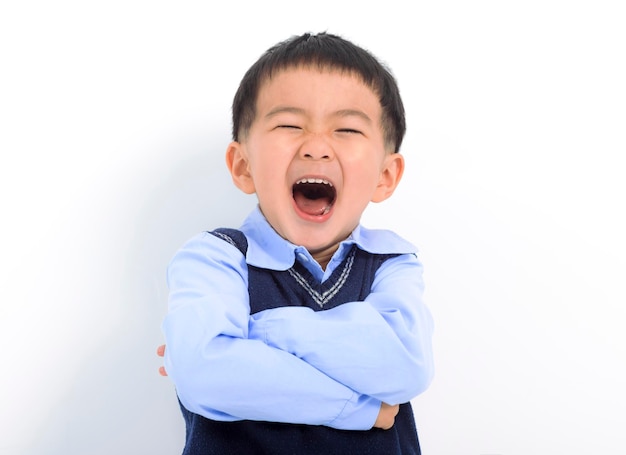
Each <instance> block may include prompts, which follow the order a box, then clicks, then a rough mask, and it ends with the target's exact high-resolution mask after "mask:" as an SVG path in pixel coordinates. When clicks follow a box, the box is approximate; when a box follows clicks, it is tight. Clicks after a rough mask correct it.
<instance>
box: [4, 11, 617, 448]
mask: <svg viewBox="0 0 626 455" xmlns="http://www.w3.org/2000/svg"><path fill="white" fill-rule="evenodd" d="M624 23H626V15H625V13H624V10H623V7H622V2H619V1H617V0H616V1H606V0H596V1H573V2H566V1H558V0H544V1H534V0H531V1H525V2H514V1H511V2H502V1H476V2H463V1H459V0H456V1H452V0H450V1H445V0H444V1H439V2H414V3H412V4H411V7H410V8H409V3H407V2H401V1H395V0H389V1H386V2H376V3H375V2H367V1H352V0H349V1H345V2H336V1H327V0H320V1H318V2H312V3H297V4H295V3H293V2H286V1H267V2H252V1H250V2H220V3H216V2H208V1H206V2H200V1H197V2H189V1H180V2H167V1H152V2H148V1H141V0H126V1H123V2H122V1H109V2H80V1H69V0H61V1H57V2H43V1H31V2H12V3H10V4H9V2H5V3H3V4H2V6H1V7H0V66H1V70H0V153H1V155H0V156H1V162H0V202H1V205H0V209H1V211H2V222H1V223H0V230H1V235H0V255H1V256H0V257H1V260H0V291H1V292H2V297H1V299H0V349H2V352H0V454H1V455H14V454H24V455H53V454H54V455H56V454H62V455H86V454H87V455H92V454H93V455H96V454H107V455H110V454H155V455H160V454H163V455H166V454H176V453H180V449H181V447H182V444H183V435H184V428H183V422H182V418H181V417H180V415H179V411H178V408H177V403H176V399H175V395H174V391H173V388H172V386H171V383H170V382H169V381H168V379H165V378H162V377H160V376H159V375H158V373H157V368H158V366H159V365H160V361H159V359H158V358H157V357H156V355H155V354H154V352H155V349H156V347H157V345H159V344H160V343H161V342H162V341H163V339H162V335H161V331H160V324H161V320H162V318H163V316H164V314H165V312H166V305H167V296H166V292H167V290H166V288H165V268H166V265H167V262H168V260H169V259H170V257H171V256H172V255H173V253H174V252H175V250H176V248H178V247H179V246H180V245H181V244H182V243H183V242H184V241H185V240H186V239H187V238H189V237H190V236H191V235H193V234H195V233H196V232H199V231H202V230H206V229H211V228H215V227H218V226H234V227H236V226H238V224H239V223H240V222H241V220H242V219H243V218H244V216H245V215H246V214H247V212H248V211H249V210H250V209H251V208H252V207H253V205H254V203H255V201H254V198H253V197H250V196H245V195H243V194H240V193H238V192H237V190H236V189H235V188H234V187H233V186H232V184H231V182H230V179H229V177H228V176H227V174H226V168H225V166H224V160H223V155H224V151H225V148H226V145H227V144H228V142H229V140H230V103H231V98H232V96H233V94H234V91H235V90H236V87H237V85H238V83H239V80H240V78H241V77H242V75H243V73H244V71H245V70H246V69H247V67H248V66H249V65H250V64H252V62H253V61H254V60H255V59H256V58H257V57H258V56H259V55H260V54H261V53H262V52H263V51H264V50H265V49H266V48H268V47H269V46H271V45H273V44H274V43H275V42H277V41H279V40H282V39H284V38H287V37H289V36H291V35H293V34H299V33H302V32H305V31H312V32H318V31H324V30H326V31H329V32H333V33H337V34H340V35H343V36H344V37H346V38H348V39H351V40H353V41H355V42H356V43H358V44H360V45H362V46H364V47H366V48H368V49H369V50H371V51H372V52H373V53H374V54H376V55H378V56H379V57H380V58H381V59H382V60H383V61H384V62H386V63H387V64H389V66H390V67H391V68H392V70H393V72H394V73H395V75H396V76H397V79H398V81H399V84H400V87H401V90H402V94H403V97H404V101H405V105H406V109H407V118H408V125H409V129H408V134H407V137H406V140H405V143H404V145H403V148H402V152H403V153H404V155H405V156H406V160H407V165H408V169H407V172H406V174H405V178H404V180H403V182H402V183H401V185H400V188H399V190H398V192H397V193H396V195H395V196H394V197H393V198H392V199H391V200H389V201H387V202H385V203H383V204H380V205H376V206H372V207H371V208H370V209H369V210H368V212H367V213H366V214H365V216H364V218H363V222H364V224H366V225H367V226H370V227H387V228H391V229H394V230H396V231H398V232H399V233H400V234H402V235H403V236H405V237H407V238H408V239H410V240H411V241H413V242H414V243H416V244H417V245H418V246H419V247H420V249H421V252H422V259H423V262H424V264H425V271H426V272H425V273H426V282H427V291H426V298H427V301H428V304H429V306H430V308H431V310H432V312H433V315H434V317H435V321H436V335H435V350H436V366H437V373H436V378H435V381H434V383H433V385H432V387H431V388H430V389H429V390H428V391H427V392H426V393H424V394H423V395H422V396H420V397H418V398H416V399H415V401H414V405H415V410H416V419H417V424H418V428H419V431H420V437H421V440H422V446H423V451H424V453H425V454H429V455H481V454H483V455H484V454H490V455H494V454H500V455H516V454H520V455H521V454H525V455H526V454H535V455H544V454H545V455H554V454H562V453H567V454H587V453H601V454H623V453H624V451H625V450H626V433H625V432H624V431H623V428H624V424H626V416H625V410H626V392H625V391H624V384H626V336H625V335H624V329H623V327H624V325H625V324H626V309H625V306H626V292H625V290H624V282H625V280H624V276H625V275H626V258H625V256H626V242H625V240H624V232H626V221H625V203H624V196H625V195H626V183H625V182H624V173H625V171H626V169H625V165H624V155H625V154H626V139H625V135H626V110H625V106H626V90H625V84H624V81H625V80H626V63H625V58H624V56H625V55H626V47H625V43H626V32H625V30H626V29H625V28H624Z"/></svg>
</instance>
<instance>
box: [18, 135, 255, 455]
mask: <svg viewBox="0 0 626 455" xmlns="http://www.w3.org/2000/svg"><path fill="white" fill-rule="evenodd" d="M211 142H212V143H215V140H214V139H213V140H212V141H211ZM207 143H209V142H207V141H203V140H196V143H190V144H188V145H187V146H183V147H181V146H180V144H177V145H176V150H175V151H171V153H168V154H167V156H168V159H169V160H170V161H171V162H170V163H168V162H167V160H165V161H166V162H164V163H163V164H162V165H159V166H157V167H158V169H156V170H154V169H153V170H152V171H146V170H145V169H142V170H140V171H136V172H135V173H134V175H133V177H132V180H133V182H132V184H131V185H134V187H135V189H136V190H137V191H125V192H124V195H125V196H124V197H129V198H131V199H132V201H131V202H130V205H134V206H135V208H134V209H131V210H130V212H131V214H130V215H128V214H123V213H115V214H113V217H114V219H113V220H111V221H107V222H110V223H122V224H123V225H124V226H126V227H125V228H124V231H125V232H127V235H128V236H129V237H128V239H125V240H126V241H125V242H119V243H121V244H122V245H130V247H129V248H125V251H120V252H118V253H119V254H118V256H116V257H119V258H121V260H120V261H118V262H119V263H117V264H112V265H111V266H109V267H108V268H110V267H115V268H118V270H116V271H115V273H113V271H112V270H109V269H108V268H107V267H105V269H103V270H102V272H101V274H102V277H101V278H99V279H100V280H110V276H109V275H115V274H119V273H120V271H119V268H121V269H123V272H122V276H123V280H122V282H121V283H108V285H110V286H112V287H113V288H116V289H117V288H119V291H117V293H118V294H119V295H116V296H115V299H118V302H114V304H115V307H116V308H121V310H119V314H120V317H119V318H118V319H117V320H116V321H115V323H114V324H112V326H111V327H110V330H108V331H107V333H108V334H109V335H108V336H107V338H106V339H105V340H104V341H103V342H101V343H100V344H99V346H98V347H97V349H94V350H91V352H90V355H89V357H88V358H87V359H86V360H85V361H84V362H83V363H82V366H81V368H80V369H79V371H78V373H77V374H76V375H75V377H74V381H73V384H72V385H71V387H68V390H69V392H67V393H66V394H65V396H64V397H63V398H62V399H61V400H60V401H59V402H58V404H57V406H56V407H55V408H54V409H51V410H50V415H49V418H48V419H47V421H45V424H44V425H43V427H42V428H37V429H34V430H33V434H32V440H33V441H34V443H33V444H31V445H30V447H29V448H28V450H27V452H26V453H27V454H33V455H34V454H37V455H42V454H46V455H47V454H55V455H58V454H60V453H63V454H66V455H74V454H76V455H79V454H80V455H83V454H90V455H96V454H106V455H111V454H124V453H150V454H154V455H158V454H164V455H165V454H168V455H170V454H172V453H180V451H181V448H182V446H183V438H184V425H183V420H182V417H181V415H180V411H179V409H178V402H177V400H176V396H175V391H174V388H173V385H172V383H171V382H170V381H169V380H168V379H167V378H163V377H161V376H159V374H158V371H157V369H158V367H159V365H160V364H161V362H160V359H159V358H158V357H157V356H156V354H155V350H156V347H157V346H158V345H159V344H161V343H163V337H162V333H161V322H162V320H163V317H164V316H165V313H166V310H167V288H166V283H165V270H166V267H167V263H168V261H169V260H170V258H171V257H172V255H173V254H174V252H175V251H176V249H177V248H178V247H180V246H181V245H182V243H183V242H184V241H186V240H187V239H188V238H189V237H191V236H192V235H194V234H196V233H197V232H200V231H203V230H209V229H213V228H216V227H219V226H232V227H237V226H239V225H240V223H241V222H242V221H243V219H244V217H245V216H246V215H247V213H248V212H249V211H250V210H251V209H252V208H253V207H254V205H255V204H256V199H255V198H254V197H253V196H247V195H244V194H243V193H240V192H239V190H237V189H236V188H235V187H234V185H233V184H232V181H231V179H230V175H229V174H228V172H227V170H226V167H225V164H224V158H223V150H224V148H225V147H224V145H223V144H222V145H217V146H215V147H212V148H207V145H206V144H207ZM142 173H143V174H142ZM155 182H156V183H155ZM139 187H141V190H139V189H138V188H139ZM116 202H119V204H115V206H126V207H127V206H128V205H129V200H125V201H116ZM63 355H67V356H71V355H72V354H71V353H62V354H61V356H63ZM43 411H45V410H43ZM33 412H42V410H39V411H38V410H33Z"/></svg>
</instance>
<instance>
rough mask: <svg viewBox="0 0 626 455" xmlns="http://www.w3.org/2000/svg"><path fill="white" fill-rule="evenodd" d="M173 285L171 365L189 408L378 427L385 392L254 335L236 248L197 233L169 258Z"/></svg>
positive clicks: (237, 416) (228, 415)
mask: <svg viewBox="0 0 626 455" xmlns="http://www.w3.org/2000/svg"><path fill="white" fill-rule="evenodd" d="M168 287H169V289H170V298H169V310H168V314H167V316H166V318H165V320H164V322H163V332H164V334H165V339H166V344H167V350H166V356H165V367H166V369H167V371H168V375H169V376H170V378H171V379H172V381H173V382H174V384H175V386H176V390H177V393H178V396H179V398H180V400H181V402H182V404H183V405H184V406H185V407H186V408H187V409H189V410H190V411H192V412H194V413H197V414H200V415H203V416H205V417H207V418H211V419H216V420H225V421H231V420H241V419H250V420H266V421H275V422H290V423H305V424H312V425H327V426H331V427H334V428H340V429H369V428H371V427H372V425H373V423H374V421H375V419H376V417H377V415H378V410H379V408H380V400H379V399H376V398H372V397H368V396H366V395H363V394H359V393H356V392H355V391H354V390H352V389H351V388H350V387H349V386H347V385H345V384H342V383H341V382H340V381H337V380H336V379H332V378H331V377H329V376H328V375H326V374H324V373H323V372H321V371H320V370H319V369H317V368H315V367H314V366H313V365H311V364H309V363H307V361H306V360H305V359H303V358H300V357H298V356H295V355H292V354H291V353H289V352H286V351H284V350H282V349H280V348H276V347H272V346H269V345H267V344H266V343H264V342H262V341H259V340H254V339H249V332H248V327H249V322H250V310H249V304H248V289H247V265H246V263H245V259H244V257H243V255H242V254H241V253H240V252H239V251H238V250H237V249H236V248H235V247H233V246H232V245H229V244H228V243H227V242H224V241H222V240H219V239H217V238H215V237H214V236H212V235H211V234H201V235H199V236H196V237H195V238H193V239H192V240H190V241H189V242H188V243H187V244H186V245H184V246H183V247H182V248H181V249H180V250H179V252H178V253H177V254H176V255H175V257H174V258H173V260H172V261H171V263H170V266H169V268H168Z"/></svg>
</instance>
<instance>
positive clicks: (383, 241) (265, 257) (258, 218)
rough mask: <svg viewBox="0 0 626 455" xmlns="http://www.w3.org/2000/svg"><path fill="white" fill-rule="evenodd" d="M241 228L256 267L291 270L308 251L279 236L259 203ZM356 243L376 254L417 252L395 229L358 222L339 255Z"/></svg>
mask: <svg viewBox="0 0 626 455" xmlns="http://www.w3.org/2000/svg"><path fill="white" fill-rule="evenodd" d="M240 229H241V231H242V232H243V233H244V234H245V235H246V238H247V239H248V252H247V254H246V262H247V263H248V264H250V265H253V266H255V267H260V268H264V269H270V270H288V269H289V268H291V267H292V266H293V264H294V262H295V259H296V255H297V254H298V253H302V252H303V250H304V248H303V247H301V246H298V245H294V244H293V243H291V242H289V241H287V240H285V239H283V238H282V237H281V236H280V235H278V233H277V232H276V231H275V230H274V228H272V226H271V225H270V224H269V223H268V222H267V219H266V218H265V216H263V213H261V209H260V208H259V207H258V206H257V207H256V208H255V209H254V210H253V211H252V213H250V215H248V217H247V218H246V219H245V221H244V222H243V224H242V225H241V228H240ZM352 244H356V245H357V246H358V247H359V248H360V249H362V250H365V251H367V252H369V253H373V254H407V253H408V254H416V253H417V248H416V247H415V246H413V245H412V244H411V243H409V242H407V241H406V240H404V239H403V238H402V237H400V236H399V235H397V234H395V233H394V232H392V231H388V230H382V229H367V228H365V227H363V226H361V225H358V226H357V227H356V229H355V230H354V231H353V232H352V234H351V235H350V236H349V237H348V238H347V239H346V240H344V241H343V242H341V245H340V247H339V249H338V250H337V252H336V253H335V256H338V255H339V256H342V257H343V256H345V254H346V253H347V251H348V250H349V246H351V245H352ZM334 259H339V258H334Z"/></svg>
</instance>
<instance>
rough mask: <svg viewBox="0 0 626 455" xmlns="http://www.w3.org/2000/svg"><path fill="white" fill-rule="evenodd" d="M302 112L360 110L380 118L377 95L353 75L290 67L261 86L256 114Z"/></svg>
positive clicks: (274, 74)
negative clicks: (285, 109) (280, 109)
mask: <svg viewBox="0 0 626 455" xmlns="http://www.w3.org/2000/svg"><path fill="white" fill-rule="evenodd" d="M291 104H293V105H294V106H293V107H299V108H303V109H317V110H328V109H361V110H364V111H367V112H368V113H369V114H371V115H374V116H375V117H376V118H377V119H378V117H379V116H380V112H381V106H380V101H379V99H378V95H377V94H376V93H375V92H374V90H373V89H372V88H371V87H370V86H369V85H367V84H365V83H364V82H363V79H362V78H361V77H360V76H359V75H357V74H356V73H354V72H349V71H341V70H338V69H332V68H319V67H308V66H298V67H288V68H286V69H281V70H279V71H277V72H275V73H273V74H272V75H271V76H268V77H267V78H266V79H265V80H264V81H263V82H262V83H261V85H260V87H259V92H258V96H257V113H258V114H260V115H263V111H266V110H268V109H274V108H275V107H276V106H277V105H291Z"/></svg>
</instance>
